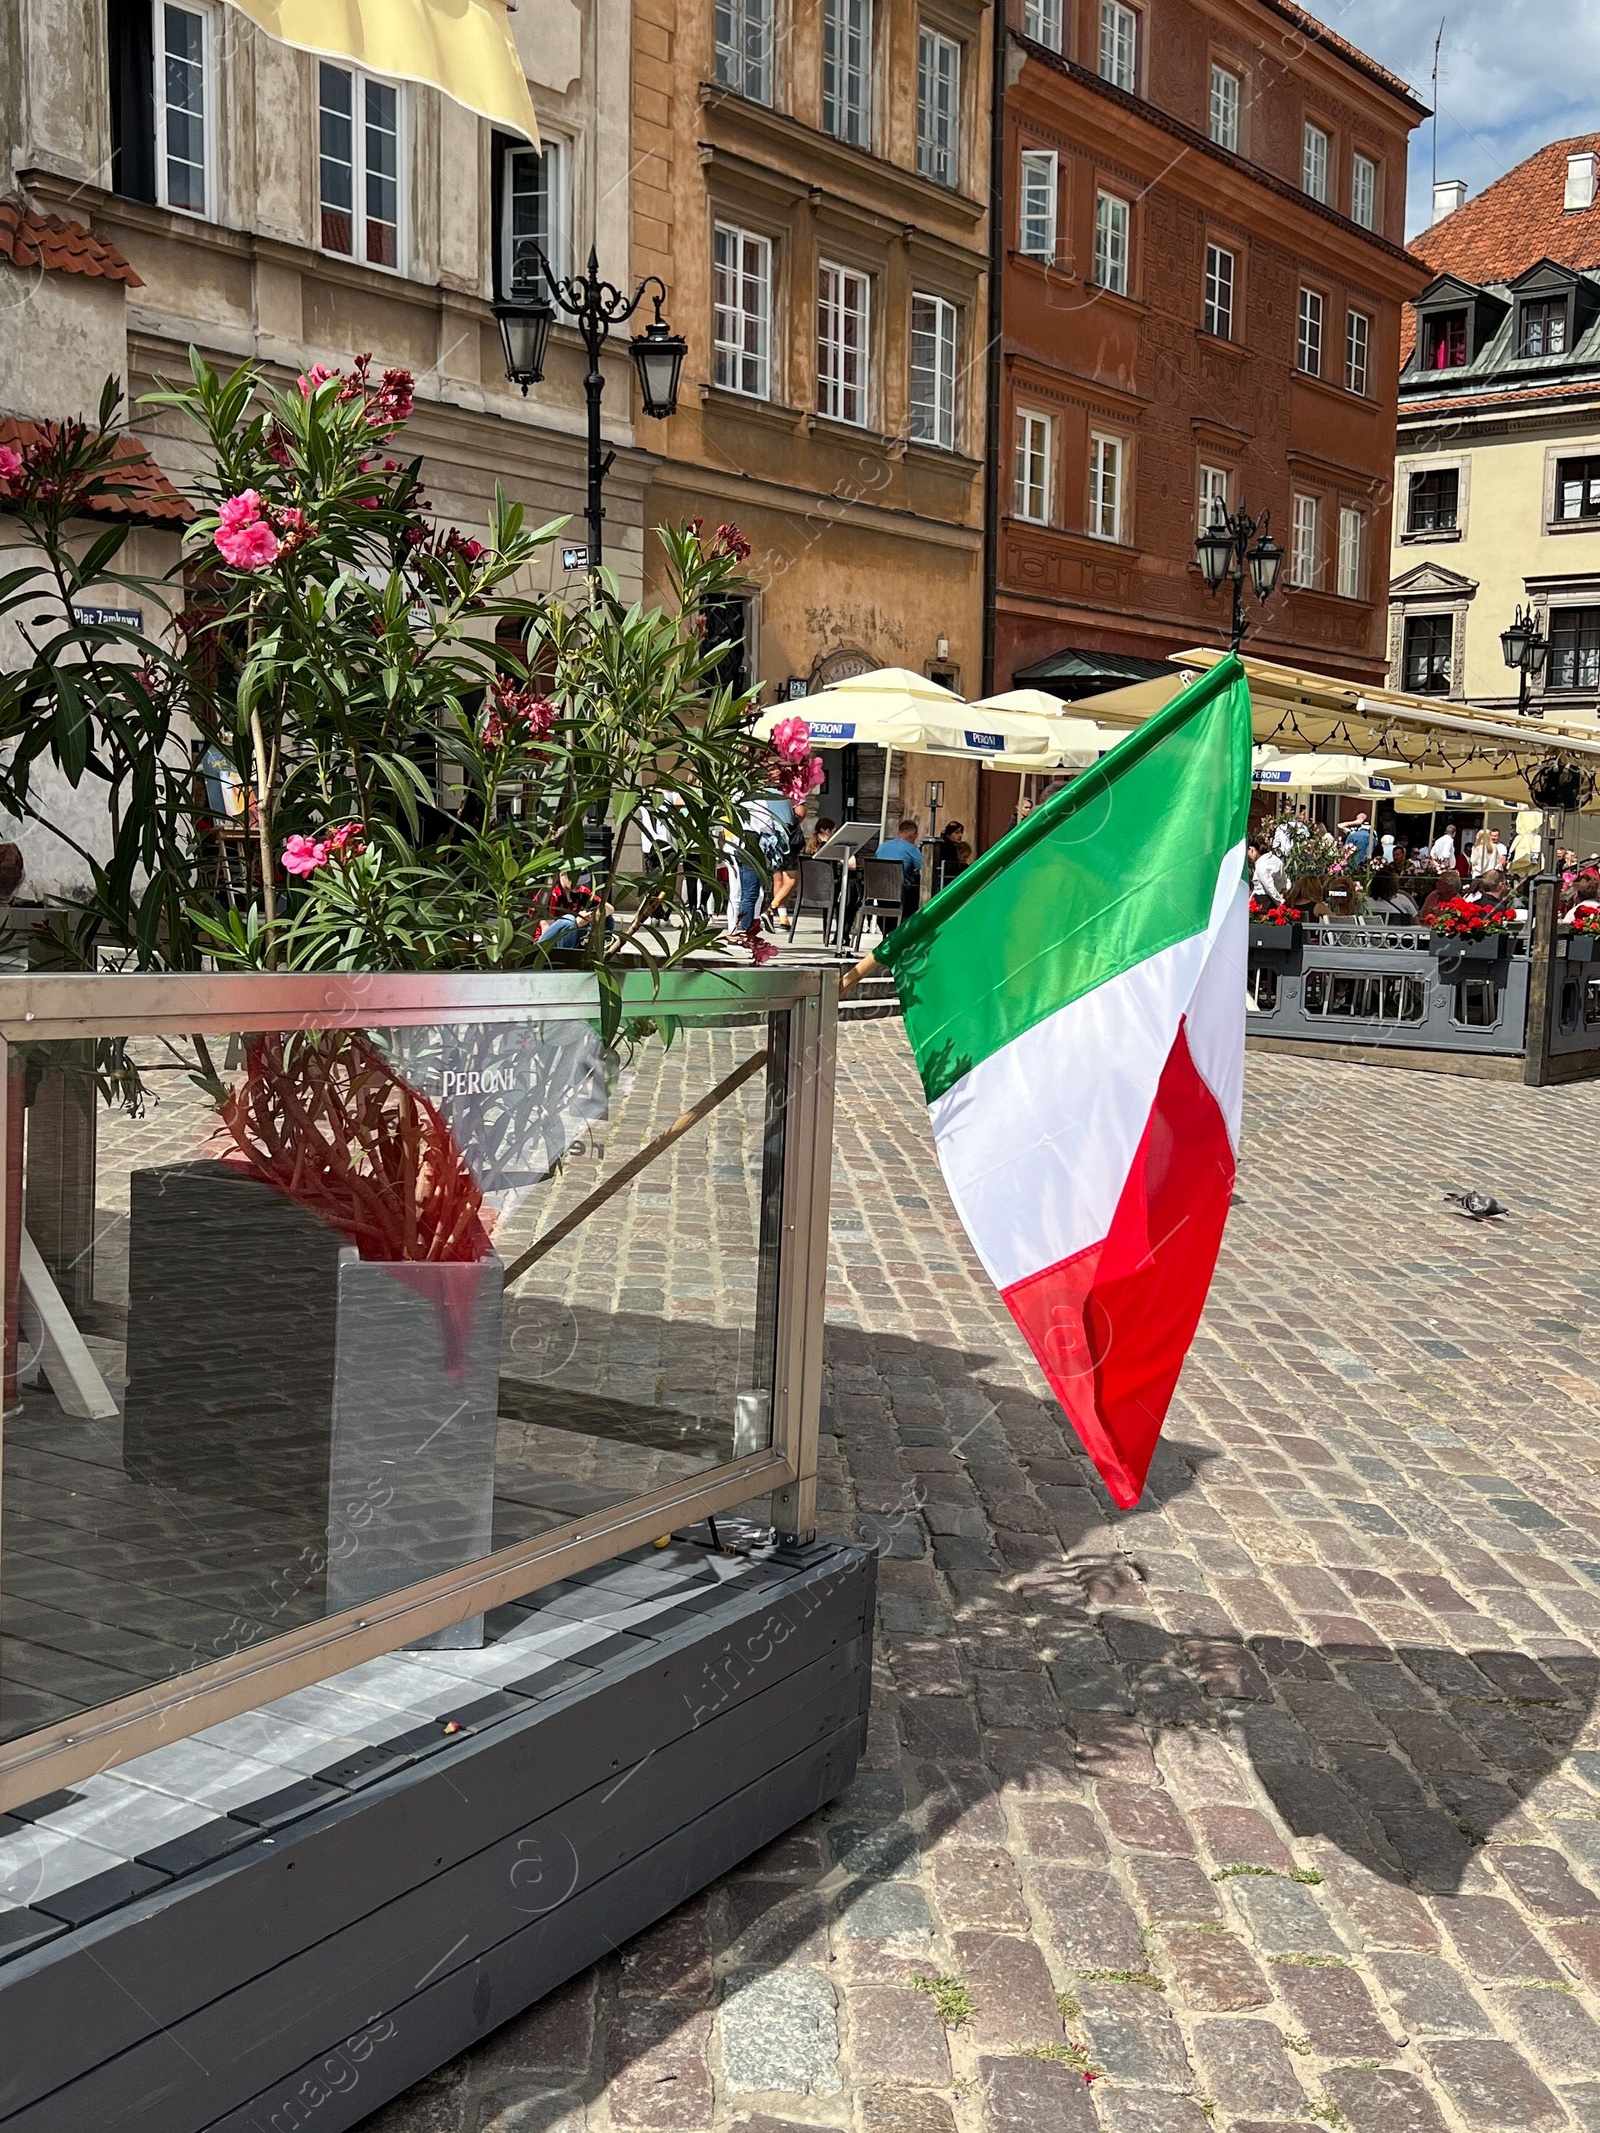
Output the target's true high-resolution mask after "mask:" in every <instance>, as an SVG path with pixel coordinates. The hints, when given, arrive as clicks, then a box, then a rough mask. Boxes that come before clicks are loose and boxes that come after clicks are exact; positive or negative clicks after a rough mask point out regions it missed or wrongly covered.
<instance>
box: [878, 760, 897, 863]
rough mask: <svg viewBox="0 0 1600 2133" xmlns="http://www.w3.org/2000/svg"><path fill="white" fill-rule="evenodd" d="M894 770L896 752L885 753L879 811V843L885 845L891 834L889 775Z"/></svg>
mask: <svg viewBox="0 0 1600 2133" xmlns="http://www.w3.org/2000/svg"><path fill="white" fill-rule="evenodd" d="M893 768H894V750H893V749H892V748H885V750H884V751H883V805H882V806H881V807H880V808H879V809H878V842H879V843H880V844H882V843H883V841H884V839H885V838H886V837H887V836H888V834H889V773H890V771H891V770H892V769H893Z"/></svg>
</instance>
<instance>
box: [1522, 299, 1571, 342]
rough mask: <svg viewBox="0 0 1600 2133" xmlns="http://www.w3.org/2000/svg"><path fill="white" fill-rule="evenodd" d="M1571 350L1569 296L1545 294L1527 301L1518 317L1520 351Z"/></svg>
mask: <svg viewBox="0 0 1600 2133" xmlns="http://www.w3.org/2000/svg"><path fill="white" fill-rule="evenodd" d="M1566 352H1567V300H1566V298H1565V297H1564V296H1554V297H1546V296H1541V297H1537V298H1534V299H1532V300H1530V301H1529V302H1527V303H1524V304H1523V306H1522V309H1521V311H1520V313H1519V314H1518V319H1517V353H1518V355H1524V356H1556V355H1565V354H1566Z"/></svg>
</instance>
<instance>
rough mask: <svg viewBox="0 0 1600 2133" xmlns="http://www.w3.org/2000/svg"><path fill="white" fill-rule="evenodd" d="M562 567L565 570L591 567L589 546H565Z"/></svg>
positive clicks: (562, 554)
mask: <svg viewBox="0 0 1600 2133" xmlns="http://www.w3.org/2000/svg"><path fill="white" fill-rule="evenodd" d="M561 567H562V569H563V570H587V569H588V567H589V550H588V548H587V546H584V547H581V548H563V549H562V551H561Z"/></svg>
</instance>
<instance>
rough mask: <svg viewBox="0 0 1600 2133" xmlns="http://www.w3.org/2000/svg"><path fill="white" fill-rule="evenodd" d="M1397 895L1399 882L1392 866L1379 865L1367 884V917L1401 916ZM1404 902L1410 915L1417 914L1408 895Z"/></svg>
mask: <svg viewBox="0 0 1600 2133" xmlns="http://www.w3.org/2000/svg"><path fill="white" fill-rule="evenodd" d="M1399 895H1400V884H1399V882H1398V881H1397V880H1396V879H1395V872H1394V868H1393V867H1379V869H1378V871H1377V873H1376V874H1374V875H1373V877H1372V879H1371V881H1369V882H1368V884H1367V916H1368V917H1369V918H1388V919H1396V918H1399V917H1401V916H1402V913H1401V910H1400V905H1399V902H1398V901H1397V899H1398V898H1399ZM1406 903H1407V907H1408V909H1409V913H1410V916H1411V917H1412V918H1415V917H1416V915H1417V907H1416V905H1415V904H1414V903H1412V902H1411V900H1410V898H1409V897H1408V898H1407V899H1406Z"/></svg>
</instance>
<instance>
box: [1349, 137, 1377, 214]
mask: <svg viewBox="0 0 1600 2133" xmlns="http://www.w3.org/2000/svg"><path fill="white" fill-rule="evenodd" d="M1350 220H1351V221H1352V222H1359V223H1360V225H1361V227H1362V228H1363V229H1364V230H1374V229H1376V228H1377V226H1378V166H1377V164H1376V163H1374V162H1373V160H1372V158H1371V156H1364V155H1362V154H1361V152H1360V151H1359V150H1357V152H1356V153H1355V154H1354V155H1353V156H1352V157H1351V158H1350Z"/></svg>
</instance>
